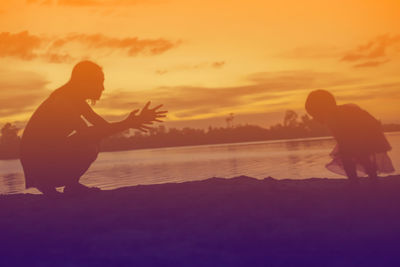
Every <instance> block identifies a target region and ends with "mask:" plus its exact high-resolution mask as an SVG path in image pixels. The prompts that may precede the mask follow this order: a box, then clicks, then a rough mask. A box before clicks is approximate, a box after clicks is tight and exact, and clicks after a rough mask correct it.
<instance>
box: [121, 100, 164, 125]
mask: <svg viewBox="0 0 400 267" xmlns="http://www.w3.org/2000/svg"><path fill="white" fill-rule="evenodd" d="M149 106H150V101H149V102H147V103H146V105H145V106H144V107H143V108H142V110H141V111H140V113H139V114H138V115H137V113H138V112H139V110H138V109H137V110H134V111H132V112H131V114H129V116H128V118H127V119H126V120H127V122H128V124H129V127H130V128H135V129H138V130H140V131H142V132H147V130H149V129H151V127H149V126H148V125H151V124H153V122H162V120H161V119H162V118H165V117H166V114H167V112H168V111H166V110H163V111H159V110H158V109H159V108H161V107H162V105H158V106H156V107H155V108H149Z"/></svg>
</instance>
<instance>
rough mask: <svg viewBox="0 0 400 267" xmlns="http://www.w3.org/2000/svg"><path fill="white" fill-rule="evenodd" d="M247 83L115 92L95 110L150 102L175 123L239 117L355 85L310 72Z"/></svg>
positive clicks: (263, 75)
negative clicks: (309, 94)
mask: <svg viewBox="0 0 400 267" xmlns="http://www.w3.org/2000/svg"><path fill="white" fill-rule="evenodd" d="M247 81H248V82H249V83H250V84H249V85H243V86H232V87H217V88H214V87H195V86H175V87H159V88H155V89H152V90H143V91H135V92H128V91H115V92H112V94H110V95H108V96H107V95H105V97H104V99H102V100H101V101H99V102H98V107H99V108H104V109H112V108H118V109H119V110H121V111H124V112H128V111H129V110H131V109H133V108H138V107H139V106H140V105H139V104H138V103H141V104H143V103H145V102H146V101H147V100H152V101H153V102H154V103H155V104H159V103H160V104H165V105H166V107H167V108H168V109H170V111H171V115H172V116H171V117H173V118H175V119H190V118H194V117H207V116H208V117H213V116H218V115H220V114H224V113H226V112H227V111H229V110H230V111H231V112H232V111H234V112H239V113H240V112H247V113H249V112H254V110H253V111H252V109H255V108H257V109H263V107H265V110H267V109H269V108H271V106H272V105H273V106H274V109H279V108H282V109H286V108H288V107H290V101H292V99H293V95H299V94H304V92H303V91H308V90H311V89H316V88H332V87H334V86H343V85H350V84H354V83H356V82H357V80H356V79H348V78H346V77H344V76H343V75H339V74H336V73H322V72H313V71H286V72H265V73H255V74H252V75H249V76H248V77H247ZM266 103H269V104H266ZM294 104H295V105H296V103H294ZM228 113H229V112H228Z"/></svg>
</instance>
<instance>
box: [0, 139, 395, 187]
mask: <svg viewBox="0 0 400 267" xmlns="http://www.w3.org/2000/svg"><path fill="white" fill-rule="evenodd" d="M386 136H387V138H388V140H389V142H390V143H391V145H392V147H393V150H392V151H391V152H389V155H390V157H391V159H392V161H393V164H394V166H395V169H396V172H395V173H396V174H399V173H400V132H396V133H388V134H387V135H386ZM334 146H335V141H334V140H333V139H332V138H311V139H301V140H300V139H299V140H279V141H263V142H249V143H236V144H221V145H203V146H190V147H173V148H158V149H140V150H133V151H121V152H104V153H100V154H99V156H98V159H97V160H96V161H95V163H94V164H93V165H92V166H91V167H90V169H89V170H88V172H87V173H86V174H85V175H84V176H82V178H81V182H82V183H84V184H86V185H89V186H98V187H100V188H102V189H113V188H117V187H123V186H132V185H137V184H156V183H168V182H184V181H193V180H201V179H206V178H210V177H225V178H230V177H235V176H239V175H247V176H251V177H255V178H260V179H262V178H265V177H268V176H272V177H274V178H277V179H284V178H291V179H304V178H310V177H329V178H343V176H339V175H336V174H334V173H331V172H329V171H328V170H326V169H325V168H324V165H325V164H326V163H327V162H329V160H330V158H329V153H330V151H331V150H332V148H333V147H334ZM9 193H38V191H37V190H36V189H29V190H26V189H24V179H23V172H22V167H21V165H20V163H19V160H0V194H9Z"/></svg>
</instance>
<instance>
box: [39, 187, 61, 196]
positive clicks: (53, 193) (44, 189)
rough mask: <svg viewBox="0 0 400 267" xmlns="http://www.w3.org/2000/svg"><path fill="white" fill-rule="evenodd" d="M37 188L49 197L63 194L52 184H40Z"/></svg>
mask: <svg viewBox="0 0 400 267" xmlns="http://www.w3.org/2000/svg"><path fill="white" fill-rule="evenodd" d="M37 189H38V190H39V191H40V192H42V194H43V195H45V196H47V197H59V196H61V195H62V194H61V193H60V192H58V191H57V190H56V188H55V187H51V186H38V187H37Z"/></svg>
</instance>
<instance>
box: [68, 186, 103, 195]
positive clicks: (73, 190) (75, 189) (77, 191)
mask: <svg viewBox="0 0 400 267" xmlns="http://www.w3.org/2000/svg"><path fill="white" fill-rule="evenodd" d="M99 191H101V189H100V188H98V187H88V186H86V185H83V184H80V183H76V184H73V185H67V186H65V187H64V194H67V195H85V194H88V193H94V192H99Z"/></svg>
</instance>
